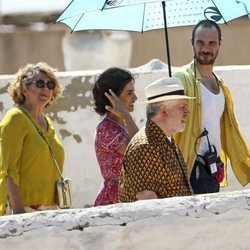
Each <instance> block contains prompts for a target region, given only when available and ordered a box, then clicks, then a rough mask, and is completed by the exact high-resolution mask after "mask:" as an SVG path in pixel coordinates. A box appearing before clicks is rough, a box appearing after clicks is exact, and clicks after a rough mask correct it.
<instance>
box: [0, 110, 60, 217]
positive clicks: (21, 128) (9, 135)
mask: <svg viewBox="0 0 250 250" xmlns="http://www.w3.org/2000/svg"><path fill="white" fill-rule="evenodd" d="M46 119H47V122H48V128H49V129H48V131H46V130H44V129H43V128H42V127H41V126H39V124H38V123H37V122H36V121H35V120H33V121H34V123H35V124H36V126H37V127H38V128H39V129H40V130H41V131H42V132H43V134H44V136H45V138H46V140H47V141H48V143H49V145H50V147H51V148H52V150H53V152H54V154H55V158H56V160H57V162H58V165H59V167H60V169H61V170H62V167H63V162H64V150H63V146H62V144H61V142H60V140H59V139H58V137H57V135H56V133H55V129H54V127H53V125H52V123H51V120H50V119H49V118H48V117H46ZM6 176H10V177H11V178H12V179H13V181H14V183H15V184H16V185H18V186H19V189H20V195H21V200H22V202H23V205H24V206H28V205H38V204H40V205H45V206H53V205H55V183H56V180H58V179H59V175H58V172H57V170H56V168H55V166H54V163H53V159H52V157H51V155H50V152H49V148H48V145H47V144H46V142H45V141H44V140H43V139H42V137H41V136H40V135H39V134H38V131H37V129H36V127H35V126H34V124H33V123H32V122H31V121H30V119H29V118H28V117H27V115H26V114H25V113H24V112H23V111H22V110H21V109H19V108H12V109H11V110H9V111H8V112H7V114H6V115H5V117H4V118H3V120H2V121H1V123H0V215H1V214H3V213H4V210H5V205H6V201H7V190H6Z"/></svg>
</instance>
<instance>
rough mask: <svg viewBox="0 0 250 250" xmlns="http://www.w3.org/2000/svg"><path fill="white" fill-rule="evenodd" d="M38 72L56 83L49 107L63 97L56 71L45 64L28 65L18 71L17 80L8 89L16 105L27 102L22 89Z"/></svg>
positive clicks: (11, 82)
mask: <svg viewBox="0 0 250 250" xmlns="http://www.w3.org/2000/svg"><path fill="white" fill-rule="evenodd" d="M38 72H42V73H44V74H46V75H47V76H48V77H49V78H50V80H51V81H53V82H54V83H55V89H54V90H53V95H52V98H51V100H50V102H49V103H48V104H47V106H48V105H51V104H52V103H53V102H54V101H55V100H56V99H58V97H60V96H61V93H62V91H63V86H62V84H61V82H60V79H59V77H57V76H56V75H55V72H56V69H54V68H52V67H50V66H49V65H48V64H47V63H44V62H39V63H37V64H27V65H26V66H24V67H23V68H20V69H19V70H18V72H17V73H16V75H15V78H14V79H13V80H11V81H10V86H9V87H8V92H9V94H10V96H11V97H12V100H13V101H14V102H15V103H16V104H23V103H24V102H25V99H26V97H25V96H24V95H23V93H22V88H23V86H24V85H26V84H27V83H29V82H30V81H31V80H32V79H33V77H34V76H35V75H36V74H37V73H38Z"/></svg>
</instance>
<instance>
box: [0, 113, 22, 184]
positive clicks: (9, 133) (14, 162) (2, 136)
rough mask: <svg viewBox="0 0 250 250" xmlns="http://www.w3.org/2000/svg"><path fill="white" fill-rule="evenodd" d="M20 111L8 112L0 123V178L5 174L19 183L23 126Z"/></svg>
mask: <svg viewBox="0 0 250 250" xmlns="http://www.w3.org/2000/svg"><path fill="white" fill-rule="evenodd" d="M23 125H24V122H23V119H22V115H21V114H20V113H17V112H16V113H14V112H9V113H7V114H6V116H5V117H4V119H3V120H2V122H1V125H0V179H3V178H5V177H6V176H7V175H9V176H10V177H12V179H13V181H14V183H15V184H16V185H18V184H19V168H20V156H21V153H22V146H23V141H24V138H25V127H24V126H23Z"/></svg>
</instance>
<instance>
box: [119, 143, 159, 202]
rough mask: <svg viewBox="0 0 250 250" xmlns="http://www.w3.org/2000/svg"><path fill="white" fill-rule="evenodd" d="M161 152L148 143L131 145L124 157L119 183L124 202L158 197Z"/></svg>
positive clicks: (121, 198) (121, 197)
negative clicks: (158, 167)
mask: <svg viewBox="0 0 250 250" xmlns="http://www.w3.org/2000/svg"><path fill="white" fill-rule="evenodd" d="M158 164H162V163H161V158H160V155H159V152H158V151H157V150H155V149H154V148H152V147H150V146H149V145H148V144H143V145H140V146H137V147H136V146H135V145H130V146H129V148H128V150H127V152H126V155H125V157H124V163H123V169H122V173H121V179H120V184H119V189H120V191H119V192H120V194H119V196H120V200H121V201H123V202H127V201H135V200H145V199H157V198H158V195H157V193H158V191H159V185H158V179H159V177H160V176H159V172H158V170H157V167H156V168H155V166H157V165H158Z"/></svg>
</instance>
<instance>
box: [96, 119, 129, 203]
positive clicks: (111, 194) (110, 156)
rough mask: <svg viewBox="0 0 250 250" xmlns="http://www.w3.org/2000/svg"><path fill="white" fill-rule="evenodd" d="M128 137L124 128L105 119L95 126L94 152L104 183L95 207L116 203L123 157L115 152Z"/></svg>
mask: <svg viewBox="0 0 250 250" xmlns="http://www.w3.org/2000/svg"><path fill="white" fill-rule="evenodd" d="M128 140H129V135H128V133H127V131H126V129H125V128H124V127H122V126H121V125H119V124H118V123H116V122H115V121H114V120H112V119H110V118H108V117H105V118H104V119H103V120H102V121H101V122H100V123H99V125H98V126H97V129H96V134H95V152H96V158H97V161H98V163H99V166H100V170H101V174H102V176H103V179H104V182H103V183H102V185H101V187H100V190H99V192H98V195H97V198H96V200H95V203H94V205H95V206H102V205H109V204H114V203H117V202H118V183H119V176H120V172H121V166H122V160H123V155H122V154H120V153H118V152H117V149H118V148H119V147H121V146H122V145H123V144H124V143H125V142H126V141H128Z"/></svg>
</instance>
